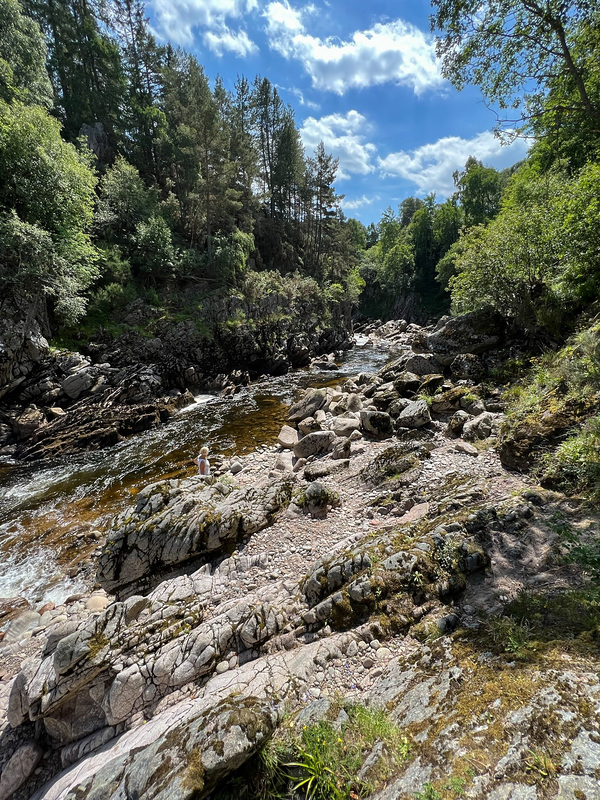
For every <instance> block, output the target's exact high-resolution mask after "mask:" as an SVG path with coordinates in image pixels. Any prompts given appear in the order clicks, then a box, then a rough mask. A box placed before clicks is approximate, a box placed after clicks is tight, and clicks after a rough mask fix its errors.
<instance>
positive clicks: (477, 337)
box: [427, 308, 506, 372]
mask: <svg viewBox="0 0 600 800" xmlns="http://www.w3.org/2000/svg"><path fill="white" fill-rule="evenodd" d="M505 329H506V322H505V320H504V318H503V317H502V316H501V315H500V314H498V312H497V311H495V310H494V309H491V308H484V309H481V310H479V311H471V312H470V313H468V314H463V315H462V316H459V317H452V318H450V319H448V320H447V321H446V322H445V324H444V325H442V327H441V328H439V329H437V330H435V331H433V333H430V334H429V335H428V336H427V347H428V349H429V351H430V352H431V353H433V355H434V356H435V357H436V359H437V360H438V362H439V363H440V364H442V365H444V366H448V365H450V364H452V362H453V361H454V359H455V358H456V356H458V355H461V354H463V353H471V354H473V355H479V354H480V353H485V352H486V351H487V350H492V349H494V348H495V347H498V346H500V345H501V344H502V341H503V337H504V332H505ZM432 371H433V370H429V372H432Z"/></svg>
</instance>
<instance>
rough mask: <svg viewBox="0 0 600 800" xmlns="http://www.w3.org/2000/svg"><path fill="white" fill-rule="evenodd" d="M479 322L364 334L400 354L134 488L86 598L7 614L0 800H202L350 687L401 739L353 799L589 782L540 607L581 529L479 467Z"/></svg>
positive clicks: (492, 457) (526, 799) (577, 717)
mask: <svg viewBox="0 0 600 800" xmlns="http://www.w3.org/2000/svg"><path fill="white" fill-rule="evenodd" d="M498 330H499V328H498V325H497V324H495V323H494V322H493V321H492V322H490V324H489V325H488V326H487V327H486V325H485V324H483V323H482V321H481V320H480V319H479V320H478V319H476V318H473V317H471V318H466V319H464V318H463V319H462V320H459V321H457V320H452V321H451V320H448V321H445V322H444V321H442V323H441V324H440V325H439V327H438V328H437V330H431V329H430V330H425V329H417V328H416V326H410V327H409V326H406V325H405V324H396V325H395V326H389V327H388V329H387V330H386V331H385V333H387V334H388V335H389V336H392V337H393V338H394V339H395V340H396V341H397V342H398V343H399V344H401V345H404V346H407V345H408V344H409V343H410V344H412V345H413V348H414V349H410V350H409V349H406V350H405V351H404V352H403V353H402V354H401V355H400V356H399V357H398V358H397V359H395V361H394V362H392V363H391V364H388V365H386V366H385V367H384V368H383V369H382V370H380V371H379V373H377V374H366V373H363V374H360V375H357V376H355V377H354V378H352V379H348V380H344V381H343V382H341V383H340V384H339V385H337V386H332V387H329V388H325V389H309V390H307V391H306V393H305V395H304V396H303V397H302V398H301V399H300V401H299V402H298V403H297V404H296V405H294V406H293V407H292V408H291V409H290V411H289V415H288V424H287V425H285V426H284V427H283V428H282V430H281V432H280V434H279V437H278V440H277V441H273V442H272V443H271V444H270V445H265V446H264V447H262V448H261V449H260V450H258V451H256V452H253V453H250V454H248V455H245V456H240V457H237V458H235V459H230V460H228V461H224V462H223V463H222V465H221V467H220V468H219V469H218V470H217V473H216V474H215V475H214V476H213V478H211V479H210V480H204V479H203V478H200V477H197V476H194V477H187V478H182V479H170V480H163V481H159V482H158V483H153V484H150V485H148V486H147V487H146V488H145V489H144V490H143V491H142V492H141V493H140V494H139V495H138V496H137V497H136V498H135V500H133V501H132V504H131V506H130V508H128V509H127V510H125V511H124V512H123V513H122V514H120V515H119V516H118V517H117V518H116V519H115V521H114V524H113V527H112V530H111V532H110V534H109V536H108V538H107V541H106V543H105V544H104V545H103V546H102V547H101V551H100V552H99V554H98V557H97V581H98V585H97V588H96V589H95V590H94V591H93V592H92V593H91V594H84V595H83V596H74V597H72V598H70V599H69V600H68V601H67V602H66V603H64V604H61V605H60V606H58V607H53V606H52V604H49V605H48V606H46V607H43V606H42V607H40V608H38V609H36V610H28V611H26V612H24V613H19V612H18V610H15V609H12V610H11V612H10V613H11V614H12V615H13V618H12V619H10V620H9V619H8V618H5V625H4V637H3V640H2V643H1V644H0V658H1V659H2V660H1V664H2V667H1V671H2V675H1V677H2V681H1V682H0V713H1V718H0V766H1V768H2V773H1V776H0V798H8V797H10V796H13V797H14V798H16V800H21V798H23V800H25V798H30V797H35V798H36V799H37V798H39V800H41V799H42V798H44V800H58V799H59V798H75V797H77V798H78V799H80V800H83V798H87V799H88V800H91V798H101V797H102V798H105V797H114V798H117V797H119V798H121V797H122V798H125V797H130V798H132V797H137V798H161V800H162V799H163V798H164V800H166V798H184V797H185V798H190V799H191V798H201V797H208V796H215V797H216V796H218V792H219V787H220V786H222V785H223V782H224V781H226V780H227V778H228V776H230V775H232V774H233V773H234V772H235V771H236V770H238V769H240V768H241V767H242V766H243V765H244V764H248V763H253V761H252V759H253V758H255V756H256V755H257V753H258V752H259V751H260V750H261V748H262V747H264V746H265V744H266V743H267V742H268V741H269V740H272V739H277V737H280V736H281V735H283V732H284V731H285V730H290V731H292V732H293V731H301V730H302V729H303V728H304V726H306V725H310V724H311V723H313V722H315V721H316V720H329V721H330V722H331V724H332V725H334V726H337V728H338V729H339V730H340V736H343V731H344V725H345V723H344V718H343V713H344V708H345V707H346V706H347V704H348V703H349V702H350V701H352V702H355V703H360V704H362V705H364V706H366V707H368V708H378V709H383V710H385V712H386V713H387V714H388V716H389V718H390V719H391V720H392V721H393V722H394V723H395V724H396V725H397V726H398V727H399V728H400V729H401V730H402V731H403V733H404V735H405V737H406V743H407V744H406V747H405V748H404V750H403V753H402V757H401V758H400V757H398V758H397V759H396V760H394V761H393V763H394V765H395V766H394V768H393V770H392V771H391V772H388V773H387V774H386V776H385V778H384V779H379V780H378V781H377V780H376V781H375V782H374V783H372V784H371V785H370V789H369V795H368V796H370V797H372V798H377V800H396V799H398V800H400V799H402V800H404V799H408V798H414V797H419V798H423V797H424V798H444V800H445V798H447V797H448V798H450V797H459V796H465V797H470V798H481V799H482V800H483V798H492V800H543V799H544V798H550V797H557V798H558V797H560V798H565V799H566V798H573V799H574V798H577V800H581V798H587V800H595V799H597V798H599V797H600V790H599V789H598V785H599V784H598V779H599V778H600V773H599V769H600V745H599V744H598V742H599V741H600V726H599V723H598V719H599V717H598V711H599V710H600V681H599V679H598V660H599V658H598V657H599V652H598V646H597V633H596V629H595V627H594V626H595V624H597V623H594V621H593V619H592V620H588V619H586V615H585V613H584V606H583V604H582V605H581V607H580V608H579V609H577V608H576V609H575V610H573V609H572V607H571V606H572V600H569V601H567V600H564V601H562V600H561V598H562V597H563V596H564V597H565V598H566V597H567V595H563V594H562V593H563V592H564V590H566V589H569V590H572V589H574V588H576V587H577V586H578V585H579V584H580V583H581V582H582V581H583V577H582V576H581V575H580V574H579V573H578V572H577V570H575V569H574V568H573V567H572V566H569V565H568V564H565V563H564V559H563V558H562V556H563V554H564V548H565V544H564V543H565V539H564V531H565V529H566V528H568V529H569V530H572V531H573V530H580V531H587V532H588V533H593V532H594V531H597V530H598V520H597V518H596V517H595V516H594V515H593V514H592V513H591V511H590V509H588V508H586V507H584V506H582V505H581V504H579V503H577V502H575V501H573V500H569V499H568V498H565V497H563V496H561V495H558V494H555V493H552V492H548V491H545V490H542V489H540V488H539V487H536V486H534V485H533V484H532V483H531V482H530V481H528V480H527V479H526V478H524V477H523V476H521V475H518V474H516V473H511V472H508V471H506V469H505V468H504V467H503V465H502V463H501V461H500V459H499V457H498V454H497V451H496V449H495V444H496V442H497V436H498V432H499V430H500V429H501V425H502V421H503V406H502V401H501V397H500V394H499V393H498V392H496V391H494V390H492V389H490V388H489V387H487V388H485V387H482V386H481V385H480V383H479V381H480V380H481V378H482V377H483V376H484V374H485V371H486V360H487V359H493V358H496V357H497V356H495V355H494V353H495V352H496V350H497V348H498V347H501V346H502V345H503V342H502V341H501V337H500V336H499V334H498ZM488 354H491V355H488ZM569 597H570V595H569ZM527 603H529V607H530V612H531V613H530V617H531V619H532V620H533V619H534V617H535V615H536V614H537V615H538V616H539V615H545V619H546V621H547V623H548V629H549V630H550V631H551V632H552V634H553V636H551V637H548V636H546V637H545V638H544V637H536V635H534V630H533V627H532V626H533V622H532V623H531V624H530V625H529V623H528V624H525V623H524V622H520V619H521V618H520V617H518V616H517V613H518V609H519V608H521V609H522V607H523V604H527ZM508 611H510V616H508V615H507V612H508ZM534 612H535V613H534ZM569 613H570V614H571V616H568V614H569ZM561 615H562V616H561ZM528 625H529V627H528ZM561 626H562V627H561ZM385 757H386V754H385V747H384V746H383V744H382V743H379V745H378V744H377V743H375V744H374V746H373V748H372V749H371V750H369V751H368V752H364V753H363V763H362V767H361V768H360V770H359V772H358V774H359V775H362V776H363V778H365V776H368V774H370V773H376V769H375V767H376V765H377V763H378V762H379V761H381V760H382V759H384V758H385ZM257 763H258V762H257ZM361 780H362V778H361ZM365 780H366V778H365ZM358 785H359V784H357V786H358ZM360 785H366V783H363V784H360ZM291 796H292V794H290V797H291ZM362 796H366V795H365V794H364V792H363V795H362Z"/></svg>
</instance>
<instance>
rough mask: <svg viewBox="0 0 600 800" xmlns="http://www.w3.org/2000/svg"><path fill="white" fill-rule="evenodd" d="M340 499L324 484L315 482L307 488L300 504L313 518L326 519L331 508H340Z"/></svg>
mask: <svg viewBox="0 0 600 800" xmlns="http://www.w3.org/2000/svg"><path fill="white" fill-rule="evenodd" d="M339 504H340V499H339V497H338V495H337V494H336V493H335V492H332V491H331V489H329V488H328V487H327V486H325V484H324V483H320V482H319V481H313V482H312V483H309V485H308V486H307V487H306V491H305V493H304V497H303V498H302V499H301V502H300V503H299V505H300V507H301V508H303V509H305V511H307V512H308V513H309V514H310V515H311V516H313V517H324V516H325V515H326V514H327V509H328V508H329V507H330V506H338V505H339Z"/></svg>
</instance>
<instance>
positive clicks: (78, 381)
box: [61, 367, 97, 400]
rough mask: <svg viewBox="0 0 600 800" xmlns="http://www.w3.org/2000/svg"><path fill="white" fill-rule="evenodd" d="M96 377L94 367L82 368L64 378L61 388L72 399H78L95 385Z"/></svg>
mask: <svg viewBox="0 0 600 800" xmlns="http://www.w3.org/2000/svg"><path fill="white" fill-rule="evenodd" d="M96 377H97V372H96V370H95V369H94V368H93V367H86V368H84V369H80V370H78V371H77V372H75V373H73V374H72V375H69V376H68V377H66V378H65V379H64V381H63V382H62V385H61V389H62V390H63V392H64V393H65V394H66V395H67V397H70V398H71V400H77V398H78V397H79V396H80V395H82V394H83V393H84V392H86V391H87V390H88V389H90V388H91V387H92V386H93V385H94V383H95V381H96Z"/></svg>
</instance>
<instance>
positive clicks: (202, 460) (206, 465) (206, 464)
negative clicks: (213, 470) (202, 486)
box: [194, 447, 210, 477]
mask: <svg viewBox="0 0 600 800" xmlns="http://www.w3.org/2000/svg"><path fill="white" fill-rule="evenodd" d="M207 456H208V447H201V448H200V455H199V456H197V457H196V458H195V459H194V464H196V465H197V466H198V475H204V476H205V477H206V476H208V475H210V461H209V460H208V458H207Z"/></svg>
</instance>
